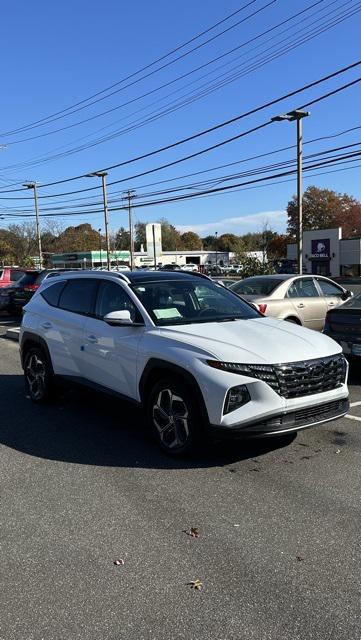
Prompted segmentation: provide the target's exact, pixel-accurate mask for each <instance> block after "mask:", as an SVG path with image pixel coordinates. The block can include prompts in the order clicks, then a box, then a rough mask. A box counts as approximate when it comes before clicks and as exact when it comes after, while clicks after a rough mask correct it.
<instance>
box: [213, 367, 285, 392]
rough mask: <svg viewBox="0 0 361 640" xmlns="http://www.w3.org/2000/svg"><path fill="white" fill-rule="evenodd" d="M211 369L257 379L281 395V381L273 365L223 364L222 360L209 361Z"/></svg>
mask: <svg viewBox="0 0 361 640" xmlns="http://www.w3.org/2000/svg"><path fill="white" fill-rule="evenodd" d="M207 363H208V364H209V366H210V367H213V368H214V369H220V370H221V371H228V372H229V373H238V374H239V375H242V376H248V377H249V378H257V379H258V380H262V381H263V382H266V383H267V384H268V385H269V386H270V387H271V388H272V389H273V390H274V391H276V393H280V387H279V381H278V377H277V373H276V371H275V368H274V366H273V365H271V364H242V363H238V362H221V361H220V360H207Z"/></svg>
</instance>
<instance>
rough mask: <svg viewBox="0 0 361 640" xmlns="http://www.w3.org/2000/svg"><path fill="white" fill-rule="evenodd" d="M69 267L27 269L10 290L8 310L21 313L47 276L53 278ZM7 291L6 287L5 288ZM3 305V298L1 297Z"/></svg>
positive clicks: (17, 313)
mask: <svg viewBox="0 0 361 640" xmlns="http://www.w3.org/2000/svg"><path fill="white" fill-rule="evenodd" d="M64 271H69V269H42V270H41V271H40V270H36V269H33V270H31V271H25V273H24V275H23V277H22V278H20V280H19V281H18V282H17V283H16V286H14V287H13V288H12V289H13V290H12V291H10V292H9V302H8V305H7V308H6V311H8V312H9V313H13V314H15V315H21V313H22V310H23V307H24V306H25V305H26V304H27V303H28V302H29V300H30V298H31V297H32V296H33V295H34V293H35V291H36V290H37V289H38V288H39V287H40V285H41V283H42V282H43V280H45V278H53V277H56V276H58V275H60V274H61V273H63V272H64ZM5 291H6V289H5ZM0 307H1V298H0Z"/></svg>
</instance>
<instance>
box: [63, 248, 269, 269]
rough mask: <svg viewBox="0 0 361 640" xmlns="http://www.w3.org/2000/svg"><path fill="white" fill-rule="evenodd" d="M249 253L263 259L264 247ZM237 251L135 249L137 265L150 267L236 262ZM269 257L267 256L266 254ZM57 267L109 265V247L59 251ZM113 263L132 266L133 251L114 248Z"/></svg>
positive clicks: (224, 264) (111, 255)
mask: <svg viewBox="0 0 361 640" xmlns="http://www.w3.org/2000/svg"><path fill="white" fill-rule="evenodd" d="M247 255H248V256H250V257H253V258H256V259H257V260H259V261H260V262H262V260H263V253H262V251H249V252H248V253H247ZM235 257H236V255H235V254H234V253H233V252H231V251H162V253H160V254H159V255H157V253H156V254H155V256H154V255H153V256H150V255H149V253H147V252H145V251H136V252H135V253H134V266H135V267H147V266H150V267H152V266H154V261H155V264H156V265H157V266H160V265H166V264H174V265H178V266H179V267H182V266H184V265H186V264H196V265H197V266H199V267H200V266H203V267H204V266H210V265H215V264H216V263H217V264H218V265H219V266H227V265H229V264H230V263H231V262H234V260H235ZM265 259H266V258H265ZM51 261H52V264H53V266H54V267H58V268H64V267H66V268H69V269H92V268H94V267H106V266H107V254H106V251H102V252H100V251H74V252H73V253H55V254H53V255H52V256H51ZM110 261H111V265H112V267H117V266H119V267H121V266H129V263H130V253H129V251H113V252H111V254H110Z"/></svg>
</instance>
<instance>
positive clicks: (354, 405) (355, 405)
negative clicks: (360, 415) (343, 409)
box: [350, 400, 361, 407]
mask: <svg viewBox="0 0 361 640" xmlns="http://www.w3.org/2000/svg"><path fill="white" fill-rule="evenodd" d="M360 404H361V400H358V401H357V402H350V407H359V406H360Z"/></svg>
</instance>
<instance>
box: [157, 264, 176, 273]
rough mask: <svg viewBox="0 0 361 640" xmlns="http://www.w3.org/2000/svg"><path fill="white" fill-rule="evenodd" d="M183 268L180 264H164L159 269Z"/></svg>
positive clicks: (173, 269) (174, 269) (172, 269)
mask: <svg viewBox="0 0 361 640" xmlns="http://www.w3.org/2000/svg"><path fill="white" fill-rule="evenodd" d="M180 270H181V268H180V266H179V265H178V264H173V263H172V264H164V265H163V266H162V267H159V271H180Z"/></svg>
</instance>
